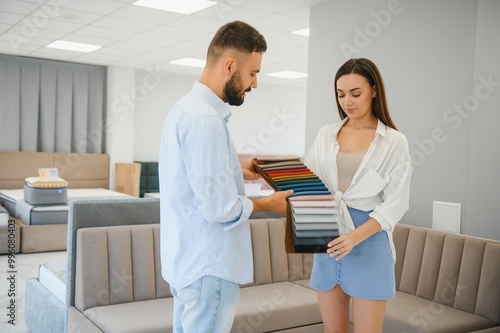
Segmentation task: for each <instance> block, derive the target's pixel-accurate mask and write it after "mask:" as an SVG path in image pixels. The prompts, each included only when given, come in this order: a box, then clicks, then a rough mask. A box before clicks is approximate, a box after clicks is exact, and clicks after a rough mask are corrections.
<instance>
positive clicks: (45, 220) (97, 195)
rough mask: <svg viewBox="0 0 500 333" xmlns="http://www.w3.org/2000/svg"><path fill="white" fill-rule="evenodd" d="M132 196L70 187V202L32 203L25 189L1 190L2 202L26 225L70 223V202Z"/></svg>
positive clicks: (100, 189) (0, 199)
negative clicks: (52, 203)
mask: <svg viewBox="0 0 500 333" xmlns="http://www.w3.org/2000/svg"><path fill="white" fill-rule="evenodd" d="M124 197H125V198H126V197H130V196H129V195H127V194H124V193H119V192H115V191H110V190H106V189H102V188H81V189H68V203H66V204H63V205H31V204H29V203H27V202H26V201H25V200H24V190H23V189H15V190H1V191H0V204H1V205H2V206H4V207H5V208H6V209H7V211H8V212H9V213H10V215H12V216H15V217H16V218H17V219H19V220H20V221H21V222H22V223H24V224H26V225H47V224H66V223H68V208H69V202H70V201H73V200H79V199H113V198H124Z"/></svg>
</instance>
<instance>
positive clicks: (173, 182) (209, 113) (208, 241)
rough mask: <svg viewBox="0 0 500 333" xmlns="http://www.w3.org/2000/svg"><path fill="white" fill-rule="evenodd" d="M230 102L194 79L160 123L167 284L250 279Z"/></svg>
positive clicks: (245, 209)
mask: <svg viewBox="0 0 500 333" xmlns="http://www.w3.org/2000/svg"><path fill="white" fill-rule="evenodd" d="M230 116H231V109H230V108H229V106H228V105H227V104H226V103H224V102H223V101H222V100H221V99H220V98H219V97H218V96H217V95H216V94H215V93H214V92H213V91H212V90H211V89H210V88H208V87H207V86H205V85H203V84H201V83H199V82H195V83H194V85H193V89H192V90H191V91H190V92H189V93H188V94H186V95H185V96H184V97H182V98H181V99H180V100H179V101H177V103H176V104H175V105H174V106H173V107H172V109H171V111H170V112H169V113H168V115H167V119H166V121H165V124H164V127H163V134H162V138H161V145H160V158H159V178H160V207H161V228H160V230H161V232H160V233H161V236H160V237H161V242H160V243H161V263H162V275H163V278H164V279H165V280H167V282H169V283H170V284H171V285H172V286H173V287H174V288H183V287H185V286H187V285H189V284H191V283H192V282H194V281H195V280H197V279H199V278H201V277H203V276H205V275H212V276H216V277H220V278H223V279H226V280H229V281H232V282H235V283H239V284H246V283H250V282H252V280H253V259H252V258H253V256H252V246H251V238H250V225H249V222H248V218H249V216H250V214H251V213H252V210H253V204H252V202H251V201H250V199H248V198H247V197H246V196H245V190H244V185H243V174H242V171H241V166H240V163H239V160H238V155H237V153H236V150H235V147H234V144H233V142H232V139H231V136H230V133H229V130H228V127H227V121H228V119H229V117H230Z"/></svg>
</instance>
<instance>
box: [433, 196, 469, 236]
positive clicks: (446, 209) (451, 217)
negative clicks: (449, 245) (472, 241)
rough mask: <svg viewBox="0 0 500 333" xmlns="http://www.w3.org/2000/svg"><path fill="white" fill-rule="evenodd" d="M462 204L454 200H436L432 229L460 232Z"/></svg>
mask: <svg viewBox="0 0 500 333" xmlns="http://www.w3.org/2000/svg"><path fill="white" fill-rule="evenodd" d="M461 210H462V205H461V204H459V203H453V202H442V201H434V202H433V209H432V229H435V230H440V231H448V232H454V233H457V234H459V233H460V216H461Z"/></svg>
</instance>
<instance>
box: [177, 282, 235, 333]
mask: <svg viewBox="0 0 500 333" xmlns="http://www.w3.org/2000/svg"><path fill="white" fill-rule="evenodd" d="M170 291H171V292H172V295H173V296H174V330H173V333H198V332H199V333H228V332H229V331H230V330H231V327H232V326H233V321H234V316H235V314H236V307H237V306H238V303H239V300H240V286H239V285H238V284H236V283H233V282H230V281H227V280H223V279H221V278H218V277H215V276H210V275H207V276H204V277H202V278H200V279H198V280H196V281H194V282H193V283H191V284H190V285H189V286H187V287H184V288H181V289H175V288H173V287H170Z"/></svg>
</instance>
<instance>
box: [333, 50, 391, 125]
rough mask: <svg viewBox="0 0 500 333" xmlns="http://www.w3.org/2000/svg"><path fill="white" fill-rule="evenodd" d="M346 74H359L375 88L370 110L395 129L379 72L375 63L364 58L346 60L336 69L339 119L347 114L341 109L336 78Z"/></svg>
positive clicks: (336, 98) (336, 97) (336, 96)
mask: <svg viewBox="0 0 500 333" xmlns="http://www.w3.org/2000/svg"><path fill="white" fill-rule="evenodd" d="M346 74H359V75H361V76H363V77H364V78H366V80H368V83H370V85H371V86H372V87H374V88H375V97H374V98H373V102H372V112H373V115H374V116H375V117H377V119H379V120H380V121H381V122H383V123H384V124H385V125H387V126H389V127H391V128H393V129H395V130H397V128H396V125H394V122H393V121H392V119H391V115H390V114H389V107H388V106H387V99H386V97H385V87H384V82H383V80H382V76H381V75H380V72H379V70H378V68H377V66H375V64H374V63H373V62H372V61H371V60H369V59H366V58H356V59H350V60H347V61H346V62H345V63H344V64H343V65H342V66H340V68H339V69H338V71H337V74H336V75H335V100H336V102H337V108H338V111H339V115H340V119H344V118H346V117H347V114H346V113H345V112H344V110H342V106H340V103H339V99H338V91H337V80H338V79H339V78H340V77H341V76H342V75H346Z"/></svg>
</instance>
